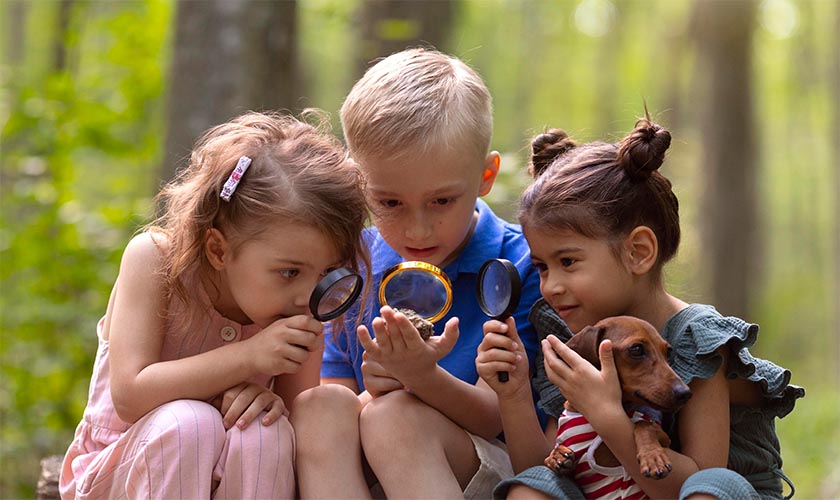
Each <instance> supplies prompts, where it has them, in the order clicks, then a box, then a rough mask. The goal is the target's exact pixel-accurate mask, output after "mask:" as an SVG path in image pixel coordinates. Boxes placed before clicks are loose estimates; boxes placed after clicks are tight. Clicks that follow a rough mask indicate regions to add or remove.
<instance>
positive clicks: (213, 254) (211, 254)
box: [204, 227, 230, 271]
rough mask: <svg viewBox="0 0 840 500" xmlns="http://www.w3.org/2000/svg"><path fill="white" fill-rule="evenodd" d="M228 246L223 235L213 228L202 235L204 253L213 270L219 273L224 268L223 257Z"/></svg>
mask: <svg viewBox="0 0 840 500" xmlns="http://www.w3.org/2000/svg"><path fill="white" fill-rule="evenodd" d="M229 248H230V246H229V245H228V241H227V239H225V235H223V234H222V232H221V231H219V230H218V229H216V228H215V227H211V228H210V229H208V230H207V232H206V233H205V234H204V253H206V254H207V260H209V261H210V265H211V266H213V269H215V270H217V271H221V270H222V269H224V267H225V257H226V255H227V253H228V250H229Z"/></svg>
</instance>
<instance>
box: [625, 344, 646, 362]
mask: <svg viewBox="0 0 840 500" xmlns="http://www.w3.org/2000/svg"><path fill="white" fill-rule="evenodd" d="M627 352H629V353H630V357H632V358H636V359H641V358H644V357H645V346H644V345H642V344H633V345H631V346H630V349H627Z"/></svg>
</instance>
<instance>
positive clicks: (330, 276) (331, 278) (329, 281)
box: [309, 267, 362, 321]
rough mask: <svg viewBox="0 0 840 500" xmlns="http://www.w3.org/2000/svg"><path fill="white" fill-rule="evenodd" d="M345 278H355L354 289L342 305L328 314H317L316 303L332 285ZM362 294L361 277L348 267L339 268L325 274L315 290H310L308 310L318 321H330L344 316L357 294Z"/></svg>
mask: <svg viewBox="0 0 840 500" xmlns="http://www.w3.org/2000/svg"><path fill="white" fill-rule="evenodd" d="M347 276H355V277H356V287H355V288H354V289H353V291H352V292H351V293H350V295H349V296H348V297H347V299H345V301H344V303H343V304H342V305H341V306H340V307H338V308H337V309H335V310H334V311H332V312H330V313H328V314H318V303H319V302H321V299H322V298H323V297H324V294H325V293H326V292H327V291H328V290H329V289H330V288H332V286H333V285H335V284H336V283H338V282H339V281H341V280H343V279H344V278H346V277H347ZM361 293H362V277H361V275H359V273H357V272H355V271H353V270H352V269H350V268H349V267H339V268H338V269H334V270H332V271H330V272H329V273H327V275H326V276H324V277H323V278H321V281H319V282H318V284H317V285H315V290H312V295H310V296H309V310H310V311H311V312H312V315H313V316H314V317H315V319H317V320H318V321H329V320H331V319H335V318H337V317H339V316H341V315H342V314H344V313H345V312H346V311H347V309H350V306H352V305H353V304H354V303H355V302H356V299H357V298H359V294H361Z"/></svg>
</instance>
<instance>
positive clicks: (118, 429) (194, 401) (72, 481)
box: [60, 113, 368, 499]
mask: <svg viewBox="0 0 840 500" xmlns="http://www.w3.org/2000/svg"><path fill="white" fill-rule="evenodd" d="M361 181H362V179H361V177H360V176H359V173H358V171H357V170H356V168H355V166H354V165H352V164H351V163H350V162H348V161H347V155H346V152H345V150H344V148H343V147H342V146H341V144H340V143H339V142H337V140H336V139H335V138H333V137H332V136H330V135H329V134H327V133H325V132H324V131H322V130H321V129H320V128H316V127H315V126H312V125H309V124H307V123H304V122H302V121H299V120H297V119H295V118H293V117H290V116H285V115H280V114H274V113H247V114H244V115H242V116H239V117H237V118H235V119H233V120H231V121H230V122H228V123H225V124H222V125H219V126H216V127H214V128H212V129H210V130H208V131H207V132H206V133H205V134H204V135H203V136H202V137H201V139H199V141H198V142H197V144H196V147H195V149H194V150H193V152H192V154H191V158H190V162H189V165H188V166H187V167H186V169H184V170H183V171H182V172H181V173H180V175H179V176H178V178H177V179H176V180H175V181H173V182H172V183H170V184H168V185H167V186H165V187H164V188H163V190H162V191H161V192H160V194H159V196H158V201H159V202H160V204H161V206H162V207H163V216H162V217H160V218H159V219H158V220H156V221H155V222H154V223H152V224H151V225H149V226H148V227H146V228H145V230H144V231H143V232H142V233H140V234H138V235H137V236H135V237H134V238H133V239H132V240H131V241H130V242H129V243H128V246H127V247H126V249H125V252H124V254H123V257H122V262H121V265H120V271H119V276H118V278H117V280H116V283H115V284H114V287H113V290H112V292H111V298H110V300H109V303H108V308H107V311H106V313H105V316H104V317H103V318H102V319H101V320H100V321H99V323H98V325H97V336H98V341H99V348H98V351H97V355H96V361H95V364H94V369H93V376H92V379H91V385H90V391H89V398H88V403H87V407H86V409H85V412H84V416H83V418H82V421H81V422H80V423H79V426H78V428H77V429H76V435H75V439H74V440H73V442H72V444H71V445H70V447H69V449H68V451H67V454H66V456H65V459H64V464H63V468H62V472H61V481H60V489H61V495H62V498H65V499H66V498H119V497H128V498H190V499H201V498H211V497H213V498H291V497H293V496H294V494H295V481H294V471H293V457H294V434H293V431H292V428H291V426H290V424H289V422H288V420H287V418H286V415H287V413H288V411H287V408H286V407H287V405H289V404H291V402H292V401H293V399H294V397H295V396H296V395H297V394H298V393H299V392H301V391H302V390H304V389H306V388H309V387H312V386H315V385H317V384H318V379H319V370H320V364H321V353H322V351H323V336H322V335H321V333H322V331H323V325H322V324H321V323H320V322H319V321H317V320H315V319H314V318H313V317H312V314H311V313H310V312H309V308H308V300H309V297H310V294H311V292H312V290H313V289H314V288H315V285H316V283H317V282H318V281H319V279H320V278H321V277H323V276H324V275H325V274H326V273H327V272H329V271H330V270H332V269H333V268H336V267H338V266H344V265H348V266H351V267H353V268H359V267H365V268H367V267H368V266H367V265H366V263H367V257H366V253H365V250H364V246H363V244H362V242H361V240H360V234H361V231H362V229H363V227H364V224H365V219H366V209H365V203H364V195H363V191H362V189H363V185H362V182H361Z"/></svg>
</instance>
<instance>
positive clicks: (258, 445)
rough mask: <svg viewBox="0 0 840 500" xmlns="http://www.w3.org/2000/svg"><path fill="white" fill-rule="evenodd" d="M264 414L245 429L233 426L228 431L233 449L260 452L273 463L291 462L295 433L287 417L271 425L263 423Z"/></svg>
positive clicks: (229, 441)
mask: <svg viewBox="0 0 840 500" xmlns="http://www.w3.org/2000/svg"><path fill="white" fill-rule="evenodd" d="M264 415H265V413H263V414H262V415H260V416H259V417H257V418H256V419H254V421H253V422H251V424H250V425H249V426H247V427H245V428H244V429H239V428H238V427H236V426H233V427H231V428H230V430H228V434H229V435H228V443H229V446H231V447H241V448H242V450H243V451H245V450H247V453H253V452H254V451H255V450H258V452H259V453H260V456H261V457H263V458H264V459H265V458H268V460H269V461H270V462H271V463H281V462H291V461H292V458H293V457H294V450H295V433H294V430H292V425H291V424H290V423H289V419H287V418H286V417H280V418H279V419H277V420H276V421H275V422H274V423H272V424H270V425H263V423H262V422H261V419H262V417H263V416H264Z"/></svg>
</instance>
